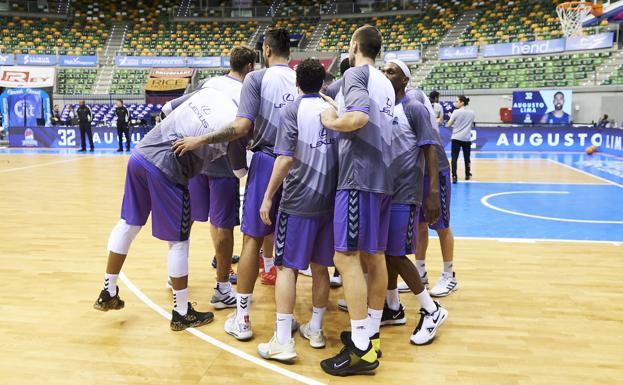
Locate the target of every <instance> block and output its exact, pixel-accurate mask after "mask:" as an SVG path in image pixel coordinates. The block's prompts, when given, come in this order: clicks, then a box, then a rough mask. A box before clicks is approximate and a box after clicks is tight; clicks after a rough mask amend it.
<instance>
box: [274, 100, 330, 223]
mask: <svg viewBox="0 0 623 385" xmlns="http://www.w3.org/2000/svg"><path fill="white" fill-rule="evenodd" d="M329 107H330V106H329V104H328V103H326V102H325V101H324V100H322V98H321V97H320V96H319V95H318V94H308V95H303V96H301V97H299V98H298V99H297V100H296V101H295V102H294V103H292V104H290V105H289V106H288V107H286V109H285V111H284V114H283V116H282V118H281V127H282V128H281V130H280V131H279V133H278V134H277V143H276V145H275V154H277V155H287V156H292V157H293V158H294V164H293V165H292V168H291V169H290V172H289V173H288V176H287V177H286V179H285V180H284V183H283V192H282V196H281V203H280V205H279V209H280V210H281V211H283V212H286V213H288V214H293V215H300V216H316V215H322V214H327V213H330V212H331V211H332V210H333V205H334V202H335V190H336V187H337V172H338V168H337V158H338V144H337V134H336V133H335V132H333V131H331V130H327V129H326V128H325V127H324V126H323V125H322V123H320V113H321V112H322V111H324V110H325V109H327V108H329Z"/></svg>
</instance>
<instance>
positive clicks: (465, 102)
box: [458, 95, 469, 106]
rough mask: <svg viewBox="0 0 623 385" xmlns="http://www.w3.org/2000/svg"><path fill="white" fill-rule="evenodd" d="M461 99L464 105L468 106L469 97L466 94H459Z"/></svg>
mask: <svg viewBox="0 0 623 385" xmlns="http://www.w3.org/2000/svg"><path fill="white" fill-rule="evenodd" d="M458 98H459V100H460V101H461V103H463V105H465V106H467V105H468V104H469V98H468V97H467V96H465V95H461V96H458Z"/></svg>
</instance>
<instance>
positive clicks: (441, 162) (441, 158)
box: [407, 89, 450, 175]
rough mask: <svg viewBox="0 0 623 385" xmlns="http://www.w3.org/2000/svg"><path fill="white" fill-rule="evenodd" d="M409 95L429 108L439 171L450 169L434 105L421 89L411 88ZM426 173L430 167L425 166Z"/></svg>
mask: <svg viewBox="0 0 623 385" xmlns="http://www.w3.org/2000/svg"><path fill="white" fill-rule="evenodd" d="M407 97H410V98H414V99H415V100H417V101H418V102H420V103H422V104H424V107H426V109H427V110H428V113H429V115H430V121H431V125H432V127H433V129H434V131H435V132H434V135H435V139H436V140H437V144H435V154H436V155H437V167H438V168H439V172H443V171H447V170H449V169H450V162H448V155H446V150H444V148H443V143H442V142H441V137H440V136H439V124H437V120H436V119H435V112H434V107H433V106H432V104H431V102H430V100H429V99H428V97H427V96H426V94H425V93H424V91H422V90H419V89H410V90H409V91H407ZM424 173H425V174H426V175H428V168H426V167H425V168H424Z"/></svg>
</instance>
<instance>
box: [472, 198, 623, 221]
mask: <svg viewBox="0 0 623 385" xmlns="http://www.w3.org/2000/svg"><path fill="white" fill-rule="evenodd" d="M520 194H569V191H505V192H499V193H494V194H489V195H485V196H484V197H482V198H480V203H482V204H483V205H484V206H486V207H488V208H490V209H492V210H495V211H499V212H502V213H506V214H512V215H517V216H520V217H526V218H536V219H544V220H547V221H556V222H570V223H594V224H611V225H621V224H623V221H610V220H597V219H596V220H592V219H568V218H556V217H546V216H543V215H534V214H526V213H522V212H519V211H513V210H507V209H503V208H500V207H497V206H494V205H492V204H491V203H489V199H490V198H493V197H497V196H503V195H520Z"/></svg>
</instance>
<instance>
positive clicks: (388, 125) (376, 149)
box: [337, 65, 394, 195]
mask: <svg viewBox="0 0 623 385" xmlns="http://www.w3.org/2000/svg"><path fill="white" fill-rule="evenodd" d="M342 93H343V95H344V101H343V107H344V108H343V110H344V111H345V112H352V111H360V112H364V113H366V114H368V117H369V120H368V123H366V124H365V125H364V126H363V127H361V128H360V129H358V130H356V131H353V132H350V133H341V134H340V135H339V164H340V167H339V176H338V185H337V188H338V189H340V190H359V191H367V192H373V193H381V194H388V195H391V194H392V190H393V187H392V186H393V183H392V178H391V175H390V172H389V167H390V164H391V161H392V159H391V154H390V153H391V145H392V122H393V116H394V88H393V87H392V84H391V83H390V81H389V80H388V79H387V78H386V77H385V75H383V74H382V73H381V71H379V70H377V69H376V68H374V67H373V66H371V65H364V66H360V67H353V68H350V69H349V70H348V71H346V73H344V88H343V91H342ZM340 110H342V106H341V105H340Z"/></svg>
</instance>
